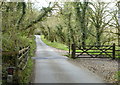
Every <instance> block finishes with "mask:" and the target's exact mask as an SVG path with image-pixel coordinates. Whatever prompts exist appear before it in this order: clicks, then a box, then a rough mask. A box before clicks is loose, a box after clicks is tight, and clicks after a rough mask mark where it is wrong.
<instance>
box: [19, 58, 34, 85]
mask: <svg viewBox="0 0 120 85" xmlns="http://www.w3.org/2000/svg"><path fill="white" fill-rule="evenodd" d="M33 65H34V62H33V60H32V59H31V58H29V60H28V63H27V66H26V68H25V69H24V70H23V71H21V72H20V74H19V75H20V76H19V77H20V83H21V85H22V83H26V84H27V83H29V82H30V81H31V76H32V72H33Z"/></svg>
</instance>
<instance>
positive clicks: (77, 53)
mask: <svg viewBox="0 0 120 85" xmlns="http://www.w3.org/2000/svg"><path fill="white" fill-rule="evenodd" d="M71 49H72V54H71V57H72V58H90V57H91V58H113V59H115V56H116V55H115V52H116V51H120V50H115V49H116V45H115V44H113V45H101V46H97V45H86V46H84V47H82V46H76V45H75V44H72V46H71ZM84 54H86V57H85V56H83V55H84ZM89 56H90V57H89ZM101 56H103V57H101ZM108 56H109V57H108Z"/></svg>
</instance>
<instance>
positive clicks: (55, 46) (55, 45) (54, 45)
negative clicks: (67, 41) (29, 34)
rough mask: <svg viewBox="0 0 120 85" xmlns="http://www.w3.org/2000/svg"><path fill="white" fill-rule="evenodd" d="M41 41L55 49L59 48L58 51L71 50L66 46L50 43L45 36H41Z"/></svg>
mask: <svg viewBox="0 0 120 85" xmlns="http://www.w3.org/2000/svg"><path fill="white" fill-rule="evenodd" d="M41 39H42V41H43V42H44V43H45V44H47V45H48V46H51V47H54V48H57V49H61V50H66V51H68V50H69V49H68V47H67V46H66V45H64V44H61V43H58V42H50V41H48V40H46V39H45V38H44V36H43V35H42V36H41Z"/></svg>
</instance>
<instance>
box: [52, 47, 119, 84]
mask: <svg viewBox="0 0 120 85" xmlns="http://www.w3.org/2000/svg"><path fill="white" fill-rule="evenodd" d="M53 49H54V51H56V52H58V53H60V54H61V55H67V54H68V51H64V50H59V49H56V48H53ZM68 61H69V62H71V63H72V64H75V65H77V66H79V67H84V68H87V69H88V70H90V71H92V72H93V73H95V74H97V75H98V76H100V77H101V78H102V79H103V80H104V81H105V82H106V83H114V82H116V81H117V80H115V76H114V75H115V73H116V71H118V61H117V60H112V59H111V58H76V59H71V58H69V59H68Z"/></svg>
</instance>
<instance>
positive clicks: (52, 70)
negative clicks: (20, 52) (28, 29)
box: [33, 35, 103, 83]
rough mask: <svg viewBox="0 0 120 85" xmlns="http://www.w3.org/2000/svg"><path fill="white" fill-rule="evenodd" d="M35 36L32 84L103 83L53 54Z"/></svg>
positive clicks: (52, 51) (90, 73)
mask: <svg viewBox="0 0 120 85" xmlns="http://www.w3.org/2000/svg"><path fill="white" fill-rule="evenodd" d="M35 36H36V45H37V49H36V56H35V57H33V59H35V72H34V76H35V79H34V83H103V81H102V80H101V79H100V78H99V77H98V76H97V75H95V74H93V73H92V72H90V71H88V70H85V69H81V68H80V67H77V66H75V65H73V64H72V63H70V62H69V61H68V60H67V59H68V58H67V57H65V56H61V55H60V54H58V53H55V52H54V50H53V49H52V48H51V47H49V46H47V45H46V44H45V43H43V41H42V40H41V38H40V36H39V35H35Z"/></svg>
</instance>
